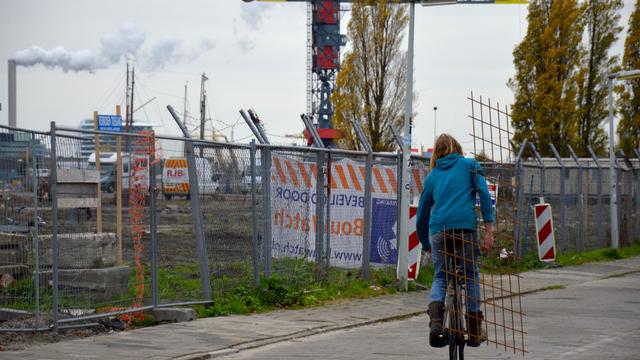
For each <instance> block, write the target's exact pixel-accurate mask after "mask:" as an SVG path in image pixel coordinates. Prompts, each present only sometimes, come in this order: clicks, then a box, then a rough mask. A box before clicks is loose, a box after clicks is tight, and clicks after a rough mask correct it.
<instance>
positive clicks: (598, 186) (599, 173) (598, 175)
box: [587, 145, 604, 247]
mask: <svg viewBox="0 0 640 360" xmlns="http://www.w3.org/2000/svg"><path fill="white" fill-rule="evenodd" d="M587 150H589V154H590V155H591V158H592V159H593V162H594V163H595V164H596V167H597V169H598V171H597V172H596V192H597V193H598V198H597V200H596V206H597V209H598V215H597V219H598V222H597V225H596V226H597V229H598V240H597V241H596V246H600V247H604V227H603V226H602V219H603V218H604V209H603V208H602V206H603V204H602V167H601V166H600V161H598V157H597V156H596V153H595V152H593V149H592V148H591V145H588V146H587Z"/></svg>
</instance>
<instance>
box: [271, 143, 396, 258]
mask: <svg viewBox="0 0 640 360" xmlns="http://www.w3.org/2000/svg"><path fill="white" fill-rule="evenodd" d="M317 173H318V169H317V167H316V164H315V162H311V161H301V160H299V159H291V158H288V157H285V156H275V155H274V156H272V166H271V178H272V180H273V181H272V182H271V199H272V206H273V217H272V221H273V223H272V227H271V228H272V238H273V247H272V254H273V257H274V258H283V257H295V258H304V257H306V258H307V259H308V260H310V261H314V260H315V249H316V247H315V236H316V235H315V234H316V224H317V219H316V203H317V194H316V177H317ZM396 178H397V174H396V167H395V166H381V165H374V166H373V174H372V189H371V191H372V208H371V209H372V226H371V254H370V255H371V256H370V259H371V262H372V263H378V264H393V265H395V263H396V261H397V248H396V228H397V193H396V192H397V182H396ZM328 183H329V185H330V187H331V194H330V197H329V199H328V203H329V205H330V206H331V219H330V221H329V222H328V223H325V232H326V231H330V236H331V242H330V244H331V245H330V247H331V249H330V254H329V257H330V258H329V261H330V263H331V264H332V265H333V266H339V267H346V268H356V267H359V266H361V264H362V238H363V233H364V219H363V217H364V199H365V196H364V195H365V194H364V184H365V165H364V164H362V163H359V162H356V161H353V160H350V159H342V160H339V161H335V162H332V163H331V177H330V180H329V181H328ZM325 222H326V220H325Z"/></svg>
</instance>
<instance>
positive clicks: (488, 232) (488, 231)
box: [480, 223, 493, 252]
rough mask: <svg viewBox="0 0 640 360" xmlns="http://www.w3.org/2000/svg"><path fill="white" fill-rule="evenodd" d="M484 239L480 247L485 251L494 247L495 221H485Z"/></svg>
mask: <svg viewBox="0 0 640 360" xmlns="http://www.w3.org/2000/svg"><path fill="white" fill-rule="evenodd" d="M484 227H485V232H484V239H482V241H481V242H480V249H481V250H482V251H484V252H486V251H491V249H493V223H484Z"/></svg>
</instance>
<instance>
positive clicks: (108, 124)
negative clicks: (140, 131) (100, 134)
mask: <svg viewBox="0 0 640 360" xmlns="http://www.w3.org/2000/svg"><path fill="white" fill-rule="evenodd" d="M98 130H100V131H115V132H121V131H122V116H120V115H98Z"/></svg>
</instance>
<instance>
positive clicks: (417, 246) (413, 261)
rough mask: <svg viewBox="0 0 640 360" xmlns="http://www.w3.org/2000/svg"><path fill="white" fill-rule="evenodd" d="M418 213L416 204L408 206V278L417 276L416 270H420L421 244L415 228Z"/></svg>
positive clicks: (413, 278) (412, 278)
mask: <svg viewBox="0 0 640 360" xmlns="http://www.w3.org/2000/svg"><path fill="white" fill-rule="evenodd" d="M417 214H418V207H417V206H409V257H408V263H409V275H408V277H407V278H408V279H409V280H415V279H417V278H418V271H419V270H420V255H421V253H422V244H421V243H420V240H419V239H418V232H417V230H416V218H417V216H416V215H417Z"/></svg>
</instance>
